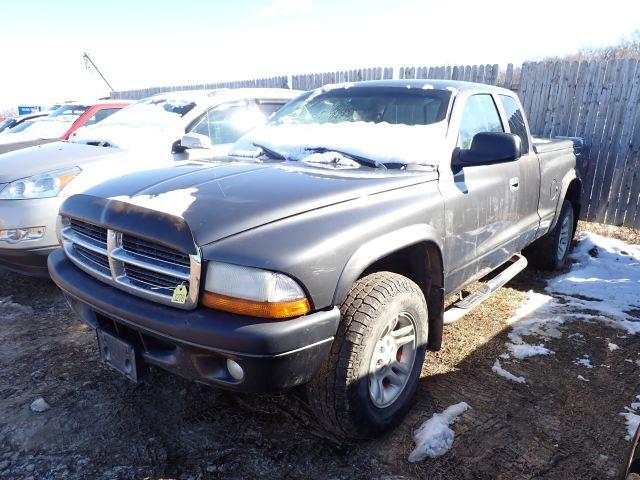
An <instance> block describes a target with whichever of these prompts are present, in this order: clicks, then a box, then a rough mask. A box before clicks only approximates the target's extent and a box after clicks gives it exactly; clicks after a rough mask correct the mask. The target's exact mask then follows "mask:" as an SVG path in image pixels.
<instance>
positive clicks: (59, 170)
mask: <svg viewBox="0 0 640 480" xmlns="http://www.w3.org/2000/svg"><path fill="white" fill-rule="evenodd" d="M299 93H300V92H296V91H291V90H281V89H238V90H220V91H215V92H205V91H201V92H176V93H170V94H166V95H164V94H163V95H158V96H154V97H151V98H149V99H146V100H142V101H140V102H137V103H135V104H133V105H130V106H129V107H127V108H125V109H123V110H122V111H120V112H117V113H114V114H113V115H112V116H110V117H109V118H107V119H106V120H103V121H101V122H100V123H98V124H96V125H94V126H89V127H86V128H84V129H82V130H80V131H77V132H76V135H75V136H74V137H73V138H72V139H71V140H70V141H68V142H56V143H50V144H47V145H40V146H37V147H31V148H25V149H22V150H17V151H15V152H10V153H6V154H4V155H0V266H1V267H5V268H9V269H11V270H14V271H18V272H20V273H25V274H32V275H39V276H48V272H47V266H46V259H47V255H48V254H49V252H51V251H52V250H53V249H55V248H56V247H57V246H58V241H57V239H56V234H55V226H56V217H57V215H58V209H59V208H60V204H61V203H62V201H63V200H64V198H66V197H67V196H68V195H71V194H74V193H78V192H82V191H83V190H84V189H86V188H89V187H91V186H93V185H95V184H97V183H100V182H102V181H104V180H106V179H109V178H112V177H119V176H121V175H123V174H125V173H127V172H133V171H137V170H144V169H150V168H153V167H157V166H160V165H165V164H171V163H174V162H175V161H177V160H193V159H195V158H205V157H212V156H215V155H217V154H222V153H226V152H227V151H228V149H229V148H230V147H231V145H232V143H233V142H234V141H235V140H236V139H237V138H238V137H240V135H242V134H243V133H245V132H246V131H247V130H249V129H250V128H252V127H255V126H256V125H258V124H260V123H264V122H265V121H266V118H267V117H268V116H269V115H270V114H271V113H272V112H274V111H275V110H277V109H278V108H280V107H281V106H282V105H283V104H285V103H286V102H288V101H289V100H290V99H291V98H294V97H295V96H297V95H298V94H299ZM101 112H104V109H103V110H99V111H98V112H96V113H95V114H94V115H93V116H90V115H92V114H91V108H88V109H87V110H86V111H85V112H84V115H88V116H90V118H89V120H88V121H91V119H97V118H98V116H99V115H100V113H101ZM81 119H82V116H81V117H80V118H78V121H80V120H81ZM74 125H75V124H74ZM72 128H73V127H72ZM185 129H188V131H189V133H188V134H187V135H185ZM183 136H184V138H183V139H182V142H181V140H180V139H181V137H183ZM172 151H173V153H172Z"/></svg>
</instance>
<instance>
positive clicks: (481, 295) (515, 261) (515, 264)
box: [444, 253, 527, 325]
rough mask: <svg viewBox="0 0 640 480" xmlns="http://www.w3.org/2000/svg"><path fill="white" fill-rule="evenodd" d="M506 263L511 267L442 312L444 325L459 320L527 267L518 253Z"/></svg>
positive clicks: (524, 260) (525, 261) (523, 258)
mask: <svg viewBox="0 0 640 480" xmlns="http://www.w3.org/2000/svg"><path fill="white" fill-rule="evenodd" d="M508 261H509V262H511V265H509V266H508V267H507V268H505V269H504V270H503V271H502V272H500V273H499V274H498V275H496V276H495V277H493V278H492V279H491V280H489V281H488V282H487V283H485V284H484V285H482V286H481V287H479V288H478V289H477V290H474V291H473V293H471V294H469V295H468V296H467V297H466V298H464V299H463V300H460V301H458V302H456V303H454V304H453V305H452V306H451V307H449V308H448V309H447V310H446V311H445V312H444V324H445V325H449V324H450V323H453V322H455V321H456V320H460V319H461V318H462V317H464V316H465V315H466V314H467V313H469V312H470V311H471V310H473V309H474V308H475V307H477V306H478V305H480V304H481V303H482V302H484V301H485V300H486V299H487V298H489V297H490V296H491V295H493V294H494V293H496V291H498V289H500V287H502V286H503V285H504V284H505V283H507V282H508V281H509V280H511V279H512V278H513V277H515V276H516V275H517V274H519V273H520V272H521V271H522V270H524V269H525V268H526V267H527V259H526V258H525V257H523V256H522V255H521V254H519V253H518V254H516V255H514V256H513V257H511V258H510V259H509V260H508Z"/></svg>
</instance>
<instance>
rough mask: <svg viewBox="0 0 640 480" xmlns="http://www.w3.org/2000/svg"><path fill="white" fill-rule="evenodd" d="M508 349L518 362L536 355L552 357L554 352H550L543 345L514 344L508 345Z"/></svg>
mask: <svg viewBox="0 0 640 480" xmlns="http://www.w3.org/2000/svg"><path fill="white" fill-rule="evenodd" d="M507 348H508V349H509V351H510V352H511V355H513V356H514V358H517V359H518V360H522V359H524V358H528V357H535V356H536V355H552V354H553V353H554V352H553V351H552V350H549V349H548V348H547V347H545V346H544V345H542V344H539V345H530V344H528V343H522V344H519V345H518V344H513V343H507Z"/></svg>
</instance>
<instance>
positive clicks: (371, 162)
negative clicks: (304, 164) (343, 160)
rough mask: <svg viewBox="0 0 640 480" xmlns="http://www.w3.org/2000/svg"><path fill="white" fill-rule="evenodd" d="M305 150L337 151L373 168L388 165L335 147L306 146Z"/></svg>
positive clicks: (383, 167) (317, 151)
mask: <svg viewBox="0 0 640 480" xmlns="http://www.w3.org/2000/svg"><path fill="white" fill-rule="evenodd" d="M305 150H306V151H307V152H313V153H327V152H335V153H338V154H340V155H343V156H345V157H347V158H348V159H350V160H353V161H354V162H356V163H359V164H360V165H364V166H365V167H371V168H382V169H385V170H386V169H387V167H386V165H385V164H384V163H381V162H378V161H377V160H373V159H371V158H367V157H361V156H360V155H355V154H353V153H349V152H343V151H341V150H336V149H335V148H327V147H311V148H305Z"/></svg>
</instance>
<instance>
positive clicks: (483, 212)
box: [440, 93, 519, 293]
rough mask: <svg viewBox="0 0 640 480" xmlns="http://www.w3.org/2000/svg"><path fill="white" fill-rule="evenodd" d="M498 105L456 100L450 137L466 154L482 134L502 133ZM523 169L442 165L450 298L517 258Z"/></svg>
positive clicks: (472, 98)
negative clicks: (516, 248)
mask: <svg viewBox="0 0 640 480" xmlns="http://www.w3.org/2000/svg"><path fill="white" fill-rule="evenodd" d="M496 102H497V99H496V98H495V97H494V96H493V95H491V94H488V93H476V94H470V95H466V96H462V98H456V105H455V106H454V112H453V114H452V122H451V126H450V128H451V129H452V130H451V132H450V135H452V134H453V135H455V134H457V142H456V147H457V148H459V149H468V148H470V147H471V143H472V141H473V137H474V136H475V135H476V134H477V133H482V132H504V131H505V130H506V129H505V126H504V125H503V121H502V118H501V116H500V113H499V110H498V107H497V103H496ZM518 176H519V167H518V165H517V163H516V162H504V163H490V162H488V163H487V164H481V165H474V166H465V167H461V168H460V167H456V168H452V166H451V164H446V165H441V168H440V190H441V193H442V195H443V198H444V203H445V218H446V221H445V231H446V239H445V254H444V255H445V263H446V265H447V267H446V268H447V275H446V278H447V279H446V285H445V290H446V292H447V293H454V292H456V291H458V290H460V289H461V288H462V287H464V286H465V285H466V284H468V283H470V282H472V281H474V280H476V279H478V278H480V277H482V276H484V275H485V274H487V273H488V272H489V271H491V270H493V269H494V268H495V267H497V266H499V265H500V264H502V263H503V262H505V261H506V260H508V259H509V257H511V255H513V252H514V248H515V246H514V245H513V244H514V240H515V238H516V237H517V235H516V231H517V219H518V195H519V185H518V184H517V179H518Z"/></svg>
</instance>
